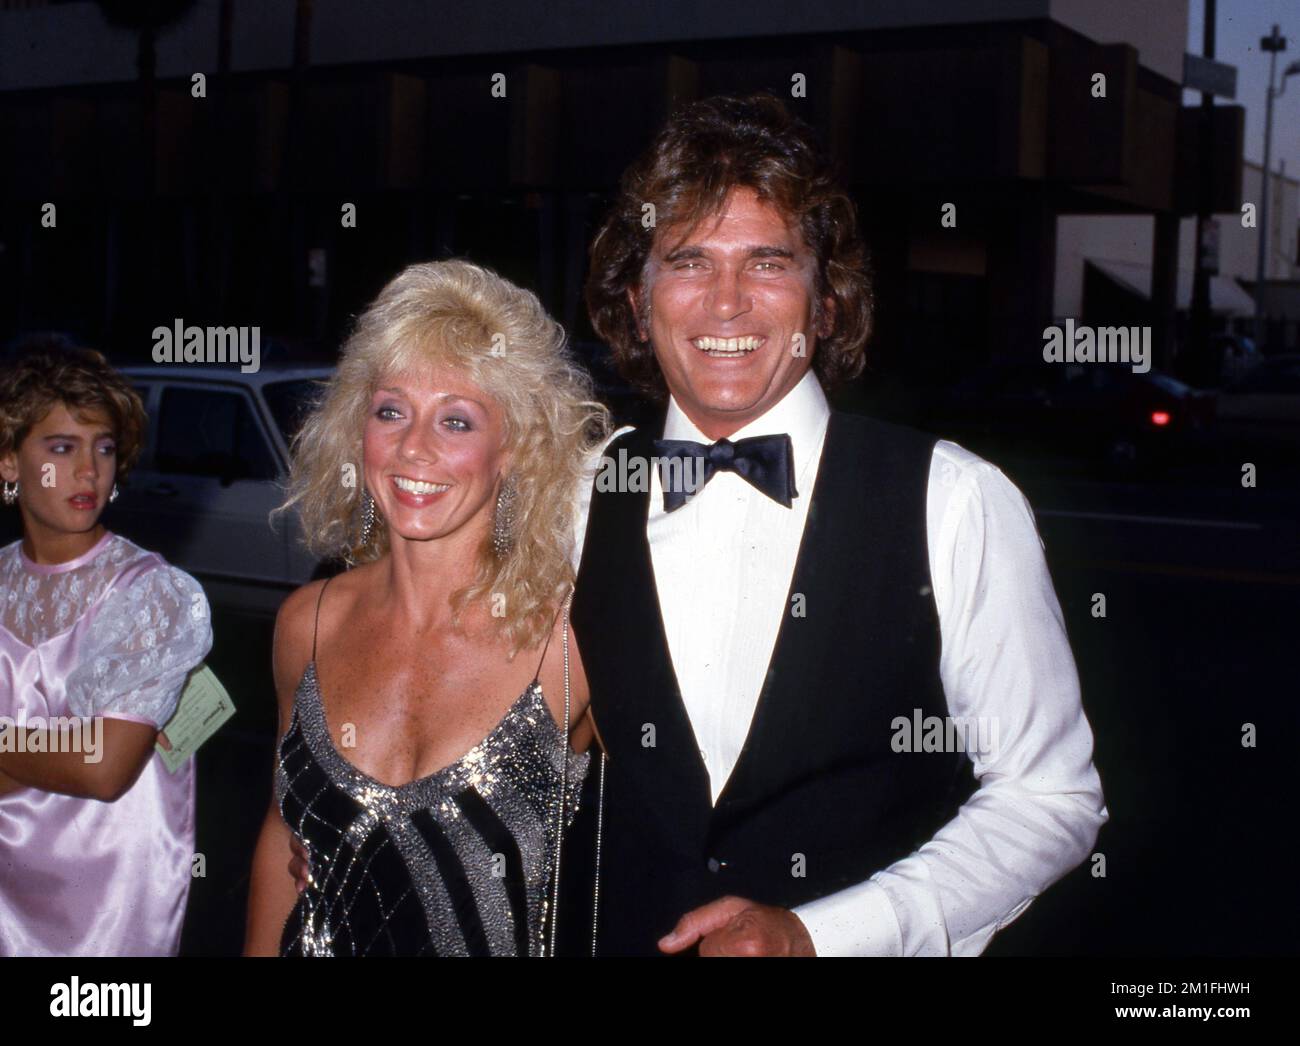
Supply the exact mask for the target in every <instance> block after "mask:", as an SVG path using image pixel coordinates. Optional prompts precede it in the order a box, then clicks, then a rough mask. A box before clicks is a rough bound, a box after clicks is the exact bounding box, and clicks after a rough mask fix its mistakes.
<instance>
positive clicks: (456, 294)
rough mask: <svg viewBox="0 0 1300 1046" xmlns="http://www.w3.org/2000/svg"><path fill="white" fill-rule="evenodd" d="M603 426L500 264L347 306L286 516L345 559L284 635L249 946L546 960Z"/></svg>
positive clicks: (393, 287) (284, 625)
mask: <svg viewBox="0 0 1300 1046" xmlns="http://www.w3.org/2000/svg"><path fill="white" fill-rule="evenodd" d="M606 429H607V420H606V415H605V413H604V410H603V408H602V407H600V405H599V404H598V403H596V402H594V401H593V400H592V398H591V389H590V386H589V383H588V379H587V377H586V375H585V373H584V372H583V371H581V370H580V369H579V368H578V367H577V366H576V365H575V364H574V363H572V362H571V361H570V359H569V358H568V356H567V355H566V353H565V350H564V336H563V331H562V330H561V329H560V327H559V326H558V325H557V324H555V323H554V322H553V321H552V320H551V319H549V318H548V317H547V315H546V313H545V311H544V310H543V309H542V307H541V305H540V303H539V302H538V301H537V299H536V297H535V296H533V295H532V294H530V293H528V292H527V291H524V290H521V289H520V288H518V287H515V286H513V285H512V284H510V283H508V282H506V281H505V280H503V279H501V278H500V277H498V276H496V275H494V274H493V273H491V272H488V271H486V270H484V269H481V268H478V267H476V266H474V265H471V264H469V263H467V262H463V261H448V262H439V263H429V264H422V265H414V266H411V267H410V268H408V269H406V270H405V271H403V272H402V273H401V274H400V275H399V276H397V278H396V279H394V280H393V281H392V282H391V283H390V284H389V285H388V286H387V287H385V288H384V290H383V291H382V292H381V293H380V295H379V297H378V298H377V299H376V300H375V302H374V303H373V304H372V305H371V306H370V308H369V309H368V310H367V311H366V312H365V313H364V314H363V315H362V316H361V317H360V319H359V320H358V322H357V326H356V330H355V332H354V333H353V335H352V337H351V338H350V339H349V341H348V343H347V344H346V345H345V347H344V349H343V353H342V358H341V360H340V362H339V366H338V370H337V372H336V374H335V376H334V378H333V379H332V380H331V382H330V383H329V384H328V386H327V387H326V389H325V390H324V394H323V396H322V398H321V400H320V402H319V404H318V406H317V407H316V409H315V411H314V412H313V414H312V415H311V417H310V418H309V419H308V421H307V422H306V424H305V426H304V427H303V429H302V430H301V432H300V434H299V436H298V438H297V440H296V442H295V451H294V464H293V470H292V476H291V486H290V492H289V496H288V499H287V500H286V502H285V505H284V506H282V510H283V509H286V508H289V507H293V508H296V509H297V511H298V512H299V514H300V516H301V518H302V520H303V523H304V526H305V531H306V533H307V534H308V535H310V540H311V544H312V547H313V548H314V550H315V551H316V552H317V553H319V554H322V555H325V556H330V555H341V556H342V557H344V558H345V559H346V561H347V562H348V563H349V564H350V565H351V569H349V570H347V571H346V572H345V573H343V574H341V575H339V576H337V577H335V578H332V579H329V580H327V581H317V582H313V583H311V584H309V585H307V586H305V587H303V588H302V589H300V590H298V591H297V592H295V593H294V594H293V595H292V596H290V597H289V599H288V600H286V602H285V604H284V606H283V607H282V608H281V610H280V613H279V616H278V619H277V621H276V631H275V645H274V654H273V657H274V671H275V682H276V690H277V693H278V696H279V705H280V736H279V742H278V746H277V758H276V765H275V769H274V774H275V777H274V781H275V787H274V798H273V800H272V803H271V806H270V808H269V809H268V810H267V814H266V820H265V823H264V826H263V828H262V833H261V836H260V838H259V841H258V845H257V850H256V854H255V856H254V862H253V874H252V887H251V894H250V900H249V918H248V933H247V941H246V948H245V951H246V953H247V954H253V955H271V954H284V955H537V954H541V953H543V952H544V951H545V950H546V949H547V948H548V926H547V922H546V914H547V912H548V911H549V910H550V904H549V900H548V891H549V889H550V888H551V887H550V883H551V878H552V874H553V872H554V870H555V868H554V864H555V849H556V846H557V844H558V841H559V838H558V837H559V835H560V834H561V832H562V824H567V823H568V821H569V820H570V819H571V818H572V816H573V813H574V811H575V808H576V804H577V797H578V792H579V789H580V786H581V784H582V781H583V778H584V776H585V774H586V771H587V768H588V765H589V762H590V755H589V754H588V753H587V752H586V751H585V749H586V748H587V746H588V744H589V743H590V740H591V737H592V729H591V726H590V723H589V720H588V719H587V718H586V716H585V713H586V707H587V687H586V681H585V678H584V677H583V674H582V670H581V665H580V663H579V662H578V659H577V655H576V650H575V649H574V647H573V644H572V641H571V640H570V638H569V630H568V618H567V614H566V613H565V601H566V598H567V596H568V593H569V590H570V587H571V585H572V576H573V571H572V567H571V564H570V555H571V550H572V544H573V541H574V525H575V514H574V505H575V503H576V501H577V499H578V496H579V483H580V480H581V478H582V476H583V470H584V467H586V462H587V460H588V458H589V457H590V455H591V453H592V451H593V448H596V447H598V446H599V445H600V444H601V443H602V442H603V438H604V436H605V433H606ZM566 667H567V669H568V672H567V673H566ZM566 683H567V684H568V685H567V686H566ZM566 715H567V718H566ZM561 810H562V811H563V821H561ZM294 835H297V836H298V837H299V838H300V839H301V840H302V841H303V843H304V844H305V846H306V849H307V851H308V854H309V858H310V868H311V878H310V882H309V884H308V886H307V888H306V889H305V890H304V891H303V892H302V894H301V895H299V894H298V893H297V891H296V888H295V884H294V881H293V878H292V877H291V875H290V874H289V871H288V865H289V862H290V857H291V849H290V844H291V838H292V836H294Z"/></svg>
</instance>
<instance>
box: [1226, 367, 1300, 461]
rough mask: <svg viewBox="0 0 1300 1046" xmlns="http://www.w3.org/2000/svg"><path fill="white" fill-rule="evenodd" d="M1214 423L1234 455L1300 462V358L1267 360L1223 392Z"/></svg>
mask: <svg viewBox="0 0 1300 1046" xmlns="http://www.w3.org/2000/svg"><path fill="white" fill-rule="evenodd" d="M1218 418H1219V429H1220V432H1221V434H1222V436H1223V439H1224V443H1225V446H1226V448H1227V449H1228V450H1230V451H1231V452H1232V453H1234V454H1238V455H1241V454H1250V455H1252V456H1256V455H1257V456H1260V457H1271V458H1287V459H1292V460H1295V459H1300V355H1297V354H1288V355H1285V356H1270V357H1269V358H1268V359H1266V360H1264V361H1263V362H1261V363H1259V364H1258V365H1257V366H1255V367H1254V368H1253V369H1252V370H1250V371H1249V372H1247V373H1246V374H1245V375H1244V376H1243V377H1241V378H1239V379H1238V380H1237V381H1235V382H1233V383H1232V384H1230V385H1228V386H1227V387H1226V388H1224V389H1223V390H1222V391H1221V392H1220V393H1219V414H1218Z"/></svg>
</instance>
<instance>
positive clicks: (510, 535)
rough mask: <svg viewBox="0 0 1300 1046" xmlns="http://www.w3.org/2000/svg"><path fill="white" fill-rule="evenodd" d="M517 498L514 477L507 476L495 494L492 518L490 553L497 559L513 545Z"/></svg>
mask: <svg viewBox="0 0 1300 1046" xmlns="http://www.w3.org/2000/svg"><path fill="white" fill-rule="evenodd" d="M518 496H519V488H518V487H516V486H515V477H514V476H507V477H506V478H505V480H504V481H503V482H502V484H501V490H500V492H499V493H498V494H497V510H496V513H495V514H494V515H493V516H492V551H493V552H495V553H496V554H497V557H498V558H502V559H503V558H505V556H506V554H507V553H509V551H510V548H511V546H512V545H513V544H514V530H515V500H516V499H517V497H518Z"/></svg>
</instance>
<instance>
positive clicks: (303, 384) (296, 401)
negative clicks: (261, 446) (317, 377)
mask: <svg viewBox="0 0 1300 1046" xmlns="http://www.w3.org/2000/svg"><path fill="white" fill-rule="evenodd" d="M320 392H321V386H320V383H319V382H316V381H312V380H311V379H298V380H294V381H273V382H271V383H270V384H269V385H265V386H263V388H262V398H263V399H264V400H266V405H267V406H268V407H269V408H270V409H271V416H272V417H273V418H274V419H275V424H276V426H277V427H278V428H279V430H280V434H281V435H283V436H284V442H285V443H286V444H287V443H289V442H290V441H292V439H293V437H294V436H295V435H296V434H297V432H298V429H299V427H300V426H301V425H302V423H303V420H304V419H305V418H306V417H307V414H308V412H309V411H310V410H311V408H312V406H313V405H314V403H315V401H316V397H317V396H318V395H319V393H320Z"/></svg>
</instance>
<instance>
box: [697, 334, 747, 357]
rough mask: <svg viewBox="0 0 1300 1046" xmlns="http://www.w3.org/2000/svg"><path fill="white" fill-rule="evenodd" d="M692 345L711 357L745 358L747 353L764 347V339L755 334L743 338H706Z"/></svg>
mask: <svg viewBox="0 0 1300 1046" xmlns="http://www.w3.org/2000/svg"><path fill="white" fill-rule="evenodd" d="M692 344H694V346H695V347H696V348H697V349H699V350H700V351H702V352H707V353H708V354H709V355H710V356H743V355H745V353H747V352H753V351H754V350H755V349H756V348H758V347H759V346H760V345H762V344H763V339H762V338H760V337H758V336H756V335H753V334H751V335H747V336H745V337H743V338H713V337H708V336H705V337H703V338H696V339H694V341H693V342H692Z"/></svg>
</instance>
